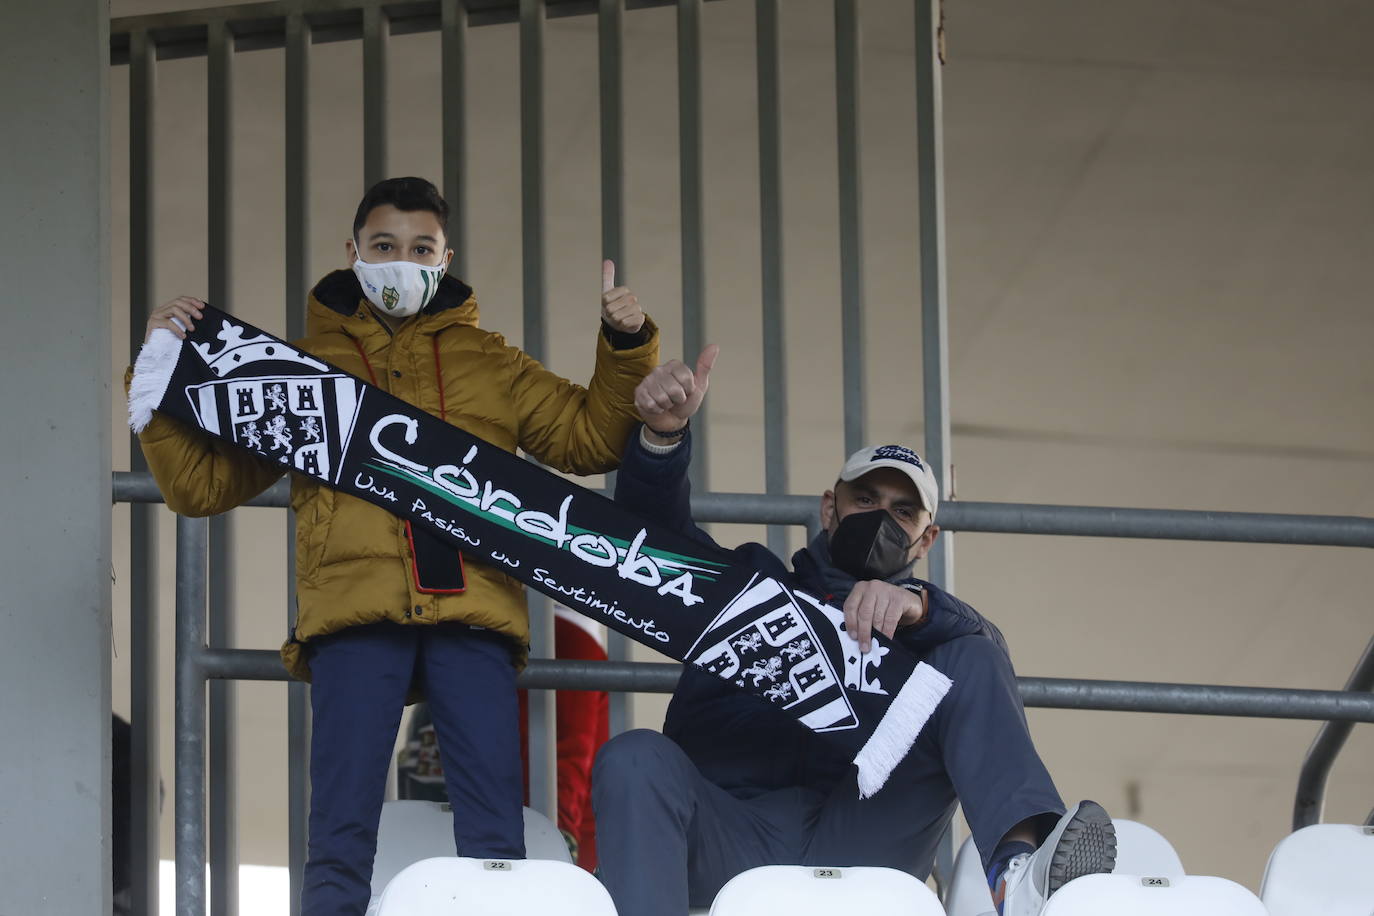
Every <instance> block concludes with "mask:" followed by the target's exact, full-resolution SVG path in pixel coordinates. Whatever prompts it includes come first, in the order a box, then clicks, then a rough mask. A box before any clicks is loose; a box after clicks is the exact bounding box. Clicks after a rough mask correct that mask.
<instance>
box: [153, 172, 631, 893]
mask: <svg viewBox="0 0 1374 916" xmlns="http://www.w3.org/2000/svg"><path fill="white" fill-rule="evenodd" d="M447 221H448V205H447V204H446V203H445V202H444V200H443V198H442V197H441V196H440V195H439V193H438V191H437V190H436V189H435V187H434V185H432V184H431V183H430V182H428V181H425V180H423V179H419V178H393V179H388V180H386V181H383V182H380V183H378V184H377V185H375V186H374V187H373V188H371V189H370V190H369V191H368V192H367V194H366V195H365V196H364V197H363V199H362V202H361V203H360V204H359V206H358V211H357V215H356V216H355V218H354V224H353V235H352V238H350V239H349V240H348V241H347V242H346V243H345V249H346V252H347V255H348V259H349V264H350V267H351V269H350V270H338V271H335V272H333V273H331V274H329V275H328V276H326V277H325V278H324V279H322V280H321V281H320V282H319V283H318V284H316V286H315V288H314V290H313V291H312V292H311V295H310V301H309V315H308V319H307V321H308V324H307V336H306V338H305V339H304V340H301V341H297V342H296V345H297V346H299V347H300V348H301V349H302V350H305V351H306V352H308V353H311V354H313V355H315V356H317V357H319V358H320V359H323V360H325V361H327V362H329V363H332V364H333V365H335V366H338V367H339V368H341V369H344V370H346V371H348V372H351V373H353V374H354V375H356V376H358V377H359V378H362V379H365V380H367V381H369V382H371V383H372V384H374V385H376V386H378V387H380V388H382V389H384V390H386V391H389V392H390V393H392V394H393V395H396V396H397V397H400V398H402V399H403V400H405V401H407V402H409V403H411V404H413V405H415V406H416V407H418V408H420V409H422V410H425V411H427V412H429V413H431V414H433V415H435V416H437V417H440V418H442V419H444V420H446V421H447V422H449V423H452V424H454V425H456V426H460V427H462V428H463V429H465V430H467V431H468V432H470V433H473V434H474V435H477V436H480V437H481V438H483V439H485V440H487V441H488V442H490V443H492V444H493V445H498V446H500V447H501V448H504V449H507V450H509V451H512V452H513V451H515V450H516V449H517V448H519V449H523V450H524V451H526V452H528V453H529V454H530V455H532V456H534V457H535V458H537V459H538V460H539V461H541V462H543V463H544V464H546V465H549V466H551V467H554V468H557V469H558V470H561V471H564V472H569V473H576V474H593V473H600V472H603V471H608V470H611V469H613V468H615V467H616V465H617V464H618V463H619V458H620V455H621V452H622V451H623V449H624V446H625V442H626V440H627V439H628V437H629V434H630V432H631V430H632V429H633V428H634V426H635V425H636V422H637V414H636V412H635V408H634V403H633V397H634V389H635V386H636V385H637V384H638V383H639V381H640V379H642V378H643V377H644V376H645V375H646V374H648V372H649V371H650V370H651V369H653V368H654V367H655V366H656V365H657V364H658V332H657V329H656V328H655V327H654V324H653V322H652V321H650V320H649V318H648V317H647V316H646V315H645V314H644V312H643V310H642V309H641V308H640V306H639V303H638V300H637V299H636V297H635V295H634V294H633V293H632V292H630V291H629V290H628V289H626V288H624V287H617V286H615V284H614V265H613V264H611V262H609V261H607V262H605V263H604V264H603V277H602V279H603V283H602V287H603V293H602V301H601V322H600V327H599V328H598V330H597V332H596V368H595V371H594V373H593V375H592V380H591V383H590V384H589V385H588V386H587V387H586V388H583V387H582V386H580V385H576V384H573V383H572V382H569V381H567V380H566V379H563V378H560V377H559V376H557V375H555V374H554V373H552V372H550V371H548V370H547V369H545V368H544V367H543V366H541V365H540V364H539V363H538V362H537V361H536V360H534V359H532V358H531V357H529V356H528V355H526V354H525V353H523V352H522V351H521V350H519V349H518V348H516V347H512V346H510V345H509V344H507V343H506V342H505V340H504V339H503V338H502V337H501V335H499V334H495V333H492V332H489V331H484V330H481V329H480V328H479V327H478V326H477V300H476V299H475V298H474V297H473V295H472V290H471V289H470V288H468V287H467V286H465V285H464V284H463V283H461V282H460V281H459V280H457V279H456V278H454V277H452V276H449V275H448V274H447V272H446V271H447V268H448V266H449V262H450V260H451V259H452V257H453V251H452V250H451V249H450V248H449V247H448V244H447V238H448V236H447ZM201 305H202V303H201V302H200V301H199V300H197V299H193V298H190V297H185V296H183V297H180V298H177V299H175V300H173V301H171V302H168V303H166V304H165V305H163V306H161V307H159V308H158V309H156V310H155V311H154V312H153V313H152V316H151V317H150V318H149V320H148V333H151V332H152V330H153V329H154V328H159V327H162V328H168V329H170V330H172V331H173V332H174V333H176V334H177V335H178V336H181V337H184V336H185V333H184V330H183V328H191V327H193V326H194V323H195V322H196V321H197V320H199V319H200V317H201V315H202V312H201ZM139 439H140V442H141V444H142V446H143V452H144V455H145V456H146V457H147V460H148V466H149V468H150V469H151V470H152V472H153V476H154V477H155V478H156V479H157V482H158V485H159V487H160V488H161V490H162V493H163V496H164V498H165V499H166V501H167V505H168V506H169V507H170V508H171V509H172V510H173V511H176V512H179V513H181V514H183V515H193V516H199V515H210V514H213V513H217V512H224V511H226V510H228V509H231V508H233V507H234V506H236V505H239V504H241V503H242V502H244V501H245V500H247V499H250V498H251V497H253V496H255V495H256V494H258V493H260V492H262V491H263V490H264V489H266V488H267V487H269V486H270V485H271V484H272V483H273V482H274V481H275V480H276V479H277V478H278V477H279V476H280V475H281V473H282V470H281V468H280V467H279V466H277V465H274V464H270V463H267V462H264V461H260V460H259V459H257V458H255V457H254V456H253V455H251V454H249V453H248V452H246V451H242V450H239V449H236V448H234V447H232V446H230V445H228V444H226V443H223V442H220V441H218V440H215V439H213V438H211V437H210V436H208V435H207V434H205V433H202V432H200V431H198V430H193V429H191V428H189V427H187V426H185V425H184V424H181V423H179V422H177V421H176V420H173V419H171V418H169V417H166V416H162V415H160V414H154V417H153V420H152V422H151V423H149V424H148V426H147V428H146V429H145V430H144V431H143V432H142V433H141V434H140V436H139ZM291 503H292V507H293V508H294V509H295V511H296V548H297V550H296V582H297V597H298V613H297V622H296V626H295V629H294V631H293V633H292V634H291V637H290V639H288V640H287V642H286V644H285V645H284V646H283V647H282V659H283V661H284V663H285V665H286V667H287V669H288V670H289V671H290V672H291V674H292V675H294V676H296V677H300V678H303V679H307V680H310V681H312V683H313V685H314V686H313V689H312V691H311V705H312V711H313V727H312V734H311V762H310V776H311V791H312V794H311V810H310V851H309V857H308V860H307V864H306V868H305V881H304V887H303V891H302V912H303V913H304V914H306V916H321V914H328V916H342V914H357V916H362V914H363V913H364V911H365V909H366V907H367V903H368V898H369V895H370V882H371V874H372V861H373V857H374V855H375V853H376V843H377V824H378V820H379V817H380V812H381V804H382V798H383V792H384V786H385V781H386V773H387V768H388V765H389V762H390V757H391V749H392V746H393V743H394V741H395V736H396V730H397V728H398V726H399V723H400V716H401V711H402V709H403V707H404V704H405V701H406V697H407V695H408V693H409V692H410V691H411V690H412V688H415V689H417V690H418V691H419V692H421V693H423V694H424V695H425V697H426V698H427V699H428V701H429V703H430V706H431V710H432V712H433V716H434V720H435V726H436V729H437V730H438V733H439V741H440V749H441V753H442V756H443V765H444V773H445V778H446V782H447V788H448V794H449V798H450V800H451V801H452V803H453V811H454V838H455V841H456V844H457V852H458V854H459V855H463V856H474V857H481V858H498V859H504V858H523V857H524V836H523V824H522V816H521V799H522V795H523V791H522V785H521V767H520V751H519V736H518V731H517V714H516V695H515V675H516V672H517V670H518V668H519V667H520V666H521V665H523V661H524V658H525V657H526V655H527V653H528V645H529V620H528V616H527V613H526V605H525V598H524V592H523V588H522V586H521V585H520V584H519V583H517V582H515V581H514V580H512V579H510V578H508V577H507V576H505V575H504V574H502V573H501V572H500V571H499V570H497V569H494V568H492V567H490V566H487V565H484V564H482V563H479V562H476V561H473V560H468V559H466V558H464V557H462V556H461V555H460V554H459V553H458V552H456V551H454V550H452V549H451V548H447V547H445V546H444V545H442V544H440V543H439V542H438V541H437V540H430V539H429V538H430V536H429V535H427V534H425V533H423V532H419V531H412V530H411V528H410V526H409V524H408V523H407V522H405V521H403V520H401V519H399V518H397V517H396V516H393V515H391V514H389V513H388V512H386V511H385V510H383V509H381V508H379V507H377V506H374V505H372V504H370V503H366V502H363V501H362V500H360V499H358V498H356V497H353V496H349V495H347V494H344V493H340V492H337V491H335V490H331V489H328V488H326V487H322V486H320V485H318V484H316V483H314V482H312V481H310V480H308V479H306V478H303V477H295V476H293V477H292V487H291Z"/></svg>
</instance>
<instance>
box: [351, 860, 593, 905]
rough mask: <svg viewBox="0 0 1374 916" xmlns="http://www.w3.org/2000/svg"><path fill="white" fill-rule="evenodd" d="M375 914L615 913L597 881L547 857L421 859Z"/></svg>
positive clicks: (398, 880) (393, 884)
mask: <svg viewBox="0 0 1374 916" xmlns="http://www.w3.org/2000/svg"><path fill="white" fill-rule="evenodd" d="M376 913H377V916H532V914H538V916H616V913H615V905H614V904H613V903H611V895H610V894H608V893H606V889H605V888H604V887H602V886H601V882H600V881H598V880H596V879H595V878H593V877H592V876H591V875H590V874H589V873H588V872H586V871H584V870H583V869H581V868H578V867H577V866H576V865H569V864H568V863H566V862H552V861H549V860H547V859H460V858H444V859H425V860H424V861H421V862H416V863H415V864H414V865H411V866H409V867H407V868H405V869H403V870H402V871H401V873H400V874H398V875H397V876H396V877H394V878H392V879H391V882H390V883H389V884H387V886H386V890H384V891H382V897H381V899H380V900H379V901H378V902H377V907H376Z"/></svg>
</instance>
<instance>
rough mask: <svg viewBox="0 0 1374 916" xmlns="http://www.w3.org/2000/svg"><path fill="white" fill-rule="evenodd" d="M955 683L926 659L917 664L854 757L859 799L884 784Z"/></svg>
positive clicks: (871, 793)
mask: <svg viewBox="0 0 1374 916" xmlns="http://www.w3.org/2000/svg"><path fill="white" fill-rule="evenodd" d="M953 685H954V682H953V681H951V680H950V679H949V678H947V677H945V675H944V674H942V673H940V672H939V671H937V670H935V669H934V668H932V667H931V666H930V665H927V664H926V663H925V662H919V663H918V664H917V665H916V670H915V671H913V672H911V677H909V678H907V681H906V683H905V684H903V685H902V689H901V690H899V691H898V692H897V696H896V697H894V698H893V700H892V705H891V706H889V707H888V708H887V712H886V713H884V714H883V718H882V720H881V721H879V722H878V727H877V728H875V729H874V730H873V734H872V735H870V736H869V739H868V741H867V742H866V743H865V744H864V746H863V747H862V748H860V749H859V753H858V755H857V756H856V757H855V758H854V763H855V765H856V766H858V768H859V797H860V798H868V797H869V796H870V795H873V794H874V793H876V792H877V791H878V790H879V789H881V788H882V787H883V784H884V783H886V782H887V777H888V776H890V775H891V774H892V771H893V770H894V769H896V767H897V764H899V763H901V762H902V758H903V757H905V756H906V754H907V751H909V750H911V746H912V745H913V744H915V743H916V736H917V735H919V734H920V733H921V729H922V728H925V724H926V722H927V721H928V720H929V719H930V716H931V714H932V713H934V712H935V707H936V706H939V705H940V701H941V700H943V699H944V698H945V694H947V693H949V688H950V687H952V686H953Z"/></svg>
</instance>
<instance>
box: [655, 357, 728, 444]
mask: <svg viewBox="0 0 1374 916" xmlns="http://www.w3.org/2000/svg"><path fill="white" fill-rule="evenodd" d="M719 355H720V347H719V346H718V345H716V344H711V345H710V346H709V347H707V348H706V349H705V350H702V351H701V355H700V356H698V357H697V367H696V371H695V372H693V371H692V370H691V369H688V368H687V365H686V364H685V363H683V362H682V360H680V359H670V360H668V362H666V363H664V364H663V365H661V366H659V367H658V368H657V369H654V370H653V371H652V372H650V373H649V374H648V375H646V376H644V380H643V381H642V382H640V383H639V386H638V387H637V388H635V408H636V409H637V410H638V411H639V417H640V419H641V420H643V421H644V425H645V426H647V427H649V429H651V430H653V431H654V432H656V433H674V432H677V431H678V430H680V429H682V427H684V426H686V425H687V421H688V420H689V419H691V417H692V415H693V414H694V413H696V412H697V410H698V409H700V407H701V400H702V398H704V397H706V389H707V388H709V387H710V385H711V369H712V367H714V366H715V364H716V357H717V356H719Z"/></svg>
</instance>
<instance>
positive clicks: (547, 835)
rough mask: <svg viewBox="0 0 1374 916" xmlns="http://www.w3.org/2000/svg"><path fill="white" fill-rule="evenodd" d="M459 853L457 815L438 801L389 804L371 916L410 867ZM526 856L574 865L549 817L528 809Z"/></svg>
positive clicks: (384, 807) (384, 809)
mask: <svg viewBox="0 0 1374 916" xmlns="http://www.w3.org/2000/svg"><path fill="white" fill-rule="evenodd" d="M455 852H456V849H455V847H454V843H453V811H452V809H451V808H450V807H449V806H448V805H446V804H443V803H441V802H436V801H389V802H387V803H386V804H384V805H382V820H381V825H380V826H379V827H378V829H377V858H376V861H375V862H374V863H373V866H372V906H370V907H369V908H368V916H372V914H373V913H375V911H376V904H377V900H378V898H379V897H380V896H381V893H382V889H383V888H385V887H386V886H387V884H388V883H389V882H390V881H391V879H392V878H394V877H396V875H397V874H399V873H400V872H401V870H402V869H404V868H405V867H406V866H408V865H413V864H414V863H416V862H419V861H421V860H422V859H433V858H436V857H448V856H452V855H454V853H455ZM525 855H526V856H527V857H529V858H531V859H547V860H552V861H555V862H564V863H568V864H571V863H572V855H571V854H570V853H569V852H568V844H567V843H566V842H564V840H563V834H561V833H559V832H558V828H557V827H555V826H554V825H553V823H552V822H550V821H549V819H548V818H547V817H545V816H544V815H542V814H540V813H539V812H538V811H532V810H530V809H529V808H526V809H525Z"/></svg>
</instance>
